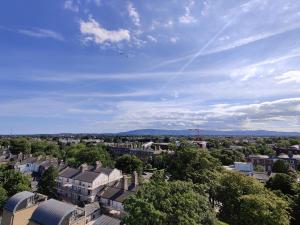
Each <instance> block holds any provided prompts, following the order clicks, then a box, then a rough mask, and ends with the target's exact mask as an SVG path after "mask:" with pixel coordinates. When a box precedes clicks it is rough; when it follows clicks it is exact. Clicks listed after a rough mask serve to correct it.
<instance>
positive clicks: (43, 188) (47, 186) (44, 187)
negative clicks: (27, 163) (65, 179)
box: [38, 166, 58, 198]
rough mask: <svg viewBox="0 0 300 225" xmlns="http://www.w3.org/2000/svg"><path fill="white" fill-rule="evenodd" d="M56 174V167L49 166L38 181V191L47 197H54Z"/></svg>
mask: <svg viewBox="0 0 300 225" xmlns="http://www.w3.org/2000/svg"><path fill="white" fill-rule="evenodd" d="M57 176H58V170H57V168H55V167H53V166H50V167H49V168H48V169H47V170H46V171H45V172H44V173H43V175H42V177H41V179H40V181H39V183H38V192H39V193H41V194H44V195H47V196H48V197H49V198H55V197H56V190H55V187H56V181H55V180H56V178H57Z"/></svg>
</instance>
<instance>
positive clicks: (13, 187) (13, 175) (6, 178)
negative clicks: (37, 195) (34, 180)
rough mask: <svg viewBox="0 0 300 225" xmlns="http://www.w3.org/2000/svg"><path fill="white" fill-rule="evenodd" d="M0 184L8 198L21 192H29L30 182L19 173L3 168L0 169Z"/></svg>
mask: <svg viewBox="0 0 300 225" xmlns="http://www.w3.org/2000/svg"><path fill="white" fill-rule="evenodd" d="M0 184H1V185H2V187H3V188H4V189H5V190H6V191H7V196H8V197H10V196H12V195H14V194H16V193H18V192H21V191H30V190H31V188H30V180H29V178H28V177H27V176H24V175H23V174H21V173H20V172H17V171H15V170H13V169H8V168H5V167H0Z"/></svg>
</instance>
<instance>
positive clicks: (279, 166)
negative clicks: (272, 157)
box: [272, 159, 290, 173]
mask: <svg viewBox="0 0 300 225" xmlns="http://www.w3.org/2000/svg"><path fill="white" fill-rule="evenodd" d="M289 170H290V164H289V163H288V162H287V161H285V160H282V159H279V160H277V161H276V162H274V164H273V167H272V171H273V172H274V173H288V172H289Z"/></svg>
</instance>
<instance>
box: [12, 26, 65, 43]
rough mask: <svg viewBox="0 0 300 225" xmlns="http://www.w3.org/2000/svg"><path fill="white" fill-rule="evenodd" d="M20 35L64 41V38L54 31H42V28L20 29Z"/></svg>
mask: <svg viewBox="0 0 300 225" xmlns="http://www.w3.org/2000/svg"><path fill="white" fill-rule="evenodd" d="M17 31H18V33H20V34H24V35H27V36H30V37H35V38H51V39H55V40H57V41H64V40H65V39H64V37H63V36H62V35H61V34H59V33H57V32H55V31H53V30H48V29H41V28H32V29H19V30H17Z"/></svg>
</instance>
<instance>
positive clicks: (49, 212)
mask: <svg viewBox="0 0 300 225" xmlns="http://www.w3.org/2000/svg"><path fill="white" fill-rule="evenodd" d="M75 209H76V206H74V205H70V204H67V203H64V202H60V201H57V200H54V199H50V200H48V201H46V202H44V203H42V204H40V205H39V207H37V209H36V210H35V211H34V213H33V214H32V216H31V219H30V220H32V221H34V222H36V223H38V224H43V225H60V224H61V222H62V221H63V220H64V219H65V218H66V217H67V216H68V215H70V213H72V212H73V211H74V210H75Z"/></svg>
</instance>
